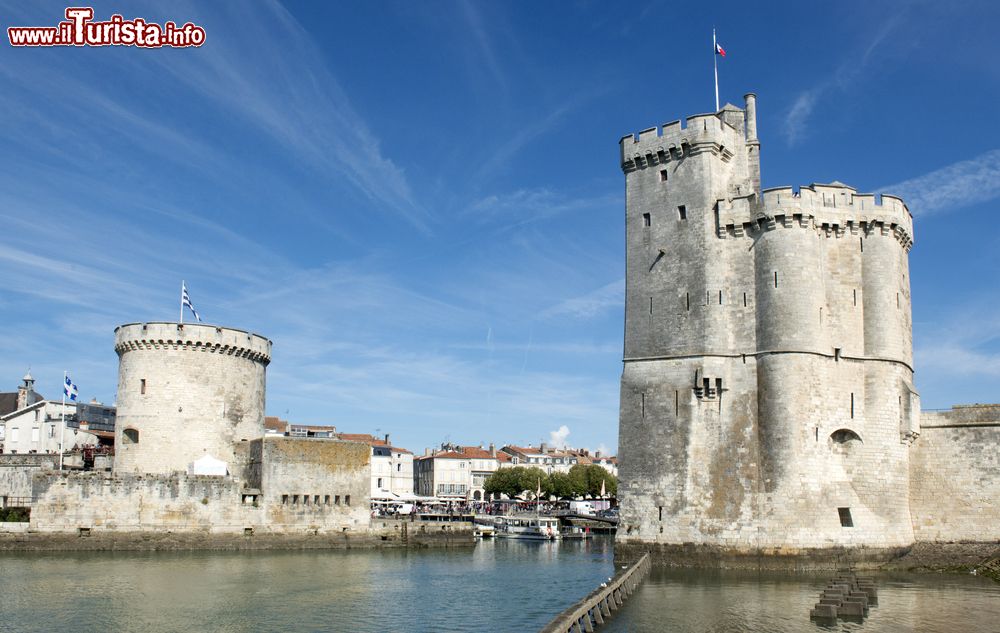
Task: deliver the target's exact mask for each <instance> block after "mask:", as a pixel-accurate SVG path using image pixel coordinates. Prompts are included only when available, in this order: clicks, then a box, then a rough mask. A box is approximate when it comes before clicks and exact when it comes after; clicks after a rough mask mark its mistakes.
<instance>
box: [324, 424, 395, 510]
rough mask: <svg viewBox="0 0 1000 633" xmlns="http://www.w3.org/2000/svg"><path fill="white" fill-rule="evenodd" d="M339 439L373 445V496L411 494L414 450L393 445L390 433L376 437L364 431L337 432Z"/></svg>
mask: <svg viewBox="0 0 1000 633" xmlns="http://www.w3.org/2000/svg"><path fill="white" fill-rule="evenodd" d="M337 437H338V438H340V439H342V440H351V441H355V442H364V443H366V444H368V445H369V446H371V448H372V463H371V466H372V487H371V496H372V499H392V498H395V497H399V496H402V495H412V494H413V453H411V452H410V451H408V450H406V449H405V448H400V447H398V446H392V445H391V444H390V442H389V436H388V435H386V436H385V438H384V439H379V438H377V437H375V436H374V435H369V434H367V433H340V434H338V435H337Z"/></svg>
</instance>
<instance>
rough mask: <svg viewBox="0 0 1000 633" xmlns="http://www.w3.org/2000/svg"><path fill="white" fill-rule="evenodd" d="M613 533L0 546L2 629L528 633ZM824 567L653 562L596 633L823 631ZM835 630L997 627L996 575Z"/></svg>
mask: <svg viewBox="0 0 1000 633" xmlns="http://www.w3.org/2000/svg"><path fill="white" fill-rule="evenodd" d="M611 557H612V548H611V542H610V540H607V539H594V540H592V541H590V542H587V543H569V542H567V543H563V544H551V543H524V542H517V541H495V542H489V541H487V542H483V543H480V544H478V545H477V546H476V547H475V548H474V549H473V548H468V549H460V550H421V551H391V550H386V551H367V550H365V551H362V550H358V551H346V552H345V551H308V552H245V553H229V552H180V553H174V552H171V553H80V554H67V553H58V554H5V555H0V631H2V632H4V633H8V632H10V633H28V632H32V633H34V632H42V631H44V632H46V633H47V632H49V631H67V632H69V631H72V632H90V631H136V632H141V633H162V632H168V631H169V632H173V631H178V632H181V631H183V632H185V633H192V632H201V631H211V632H219V633H236V632H239V633H243V632H247V633H250V632H257V631H265V632H266V631H349V632H354V631H362V632H363V631H378V632H386V631H491V632H492V631H537V630H538V629H540V628H541V627H542V626H543V625H544V624H545V623H547V622H548V621H549V620H550V619H551V618H552V617H553V616H554V615H555V614H556V613H558V612H559V611H561V610H562V609H564V608H566V607H567V606H569V604H570V603H572V602H574V601H575V600H577V599H578V598H580V597H582V596H584V595H585V594H587V593H588V592H589V591H591V590H592V589H593V588H594V587H596V586H597V585H598V584H599V583H600V582H601V581H602V580H604V579H606V578H607V577H608V576H609V575H611V573H612V562H611ZM826 580H827V577H826V576H825V575H818V576H798V575H756V574H754V575H747V574H734V573H726V574H720V573H717V572H705V571H701V572H692V571H688V572H676V571H672V572H670V571H668V572H664V571H654V572H653V574H652V575H651V576H650V578H649V579H648V580H647V581H646V582H645V583H644V584H643V586H642V587H641V589H640V591H639V592H637V593H636V595H635V596H634V597H633V598H632V599H631V600H630V601H629V603H627V604H626V605H625V608H624V609H623V610H622V611H620V612H619V613H618V614H617V615H616V616H615V617H614V618H613V619H612V620H611V622H609V625H608V626H607V627H605V629H604V630H605V631H629V632H635V633H638V632H643V631H650V632H652V631H657V632H659V631H670V632H672V633H673V632H687V631H697V632H706V633H707V632H711V633H722V632H728V631H775V632H779V633H782V632H786V631H788V632H791V631H819V632H822V631H824V629H822V628H820V627H818V626H816V625H815V624H812V623H810V621H809V619H808V610H809V608H810V607H811V606H812V604H813V603H815V602H816V598H817V595H818V594H819V591H820V589H821V588H822V586H823V585H824V584H825V581H826ZM877 582H878V587H879V600H880V605H879V606H878V607H877V608H874V609H872V612H871V616H870V617H869V618H868V619H867V620H866V621H865V623H864V624H862V625H856V624H850V623H840V624H839V625H838V626H837V627H835V628H834V630H844V631H855V630H857V631H872V632H881V631H927V632H930V633H937V632H941V633H944V632H949V633H950V632H952V631H968V632H969V633H986V632H989V633H997V632H1000V585H997V584H996V583H993V582H991V581H983V580H982V579H978V578H974V577H954V576H931V575H917V576H880V577H878V581H877Z"/></svg>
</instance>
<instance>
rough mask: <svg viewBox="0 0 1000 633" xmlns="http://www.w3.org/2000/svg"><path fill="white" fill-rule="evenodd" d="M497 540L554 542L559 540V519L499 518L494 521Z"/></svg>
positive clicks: (531, 517) (533, 517)
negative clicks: (514, 539)
mask: <svg viewBox="0 0 1000 633" xmlns="http://www.w3.org/2000/svg"><path fill="white" fill-rule="evenodd" d="M495 525H496V536H497V538H516V539H525V540H531V541H555V540H557V539H559V538H560V533H559V519H556V518H554V517H543V516H530V515H529V516H499V517H497V518H496V521H495Z"/></svg>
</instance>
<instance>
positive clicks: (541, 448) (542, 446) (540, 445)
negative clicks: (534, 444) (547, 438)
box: [538, 442, 545, 453]
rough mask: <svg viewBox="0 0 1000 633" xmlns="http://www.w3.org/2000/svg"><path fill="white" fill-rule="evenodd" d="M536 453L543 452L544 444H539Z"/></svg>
mask: <svg viewBox="0 0 1000 633" xmlns="http://www.w3.org/2000/svg"><path fill="white" fill-rule="evenodd" d="M538 452H539V453H544V452H545V442H542V443H541V444H539V445H538Z"/></svg>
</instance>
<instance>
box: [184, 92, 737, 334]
mask: <svg viewBox="0 0 1000 633" xmlns="http://www.w3.org/2000/svg"><path fill="white" fill-rule="evenodd" d="M716 101H718V99H716ZM179 323H180V324H181V325H184V280H183V279H181V316H180V321H179Z"/></svg>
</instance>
